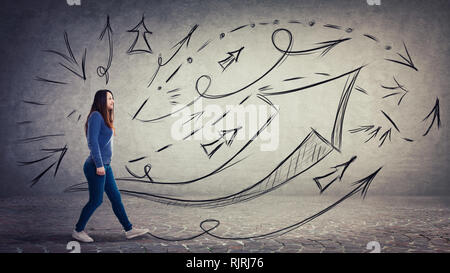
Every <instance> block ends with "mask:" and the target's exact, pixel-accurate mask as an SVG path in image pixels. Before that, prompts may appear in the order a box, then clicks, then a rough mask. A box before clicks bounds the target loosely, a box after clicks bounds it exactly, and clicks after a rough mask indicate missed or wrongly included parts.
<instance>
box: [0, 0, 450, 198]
mask: <svg viewBox="0 0 450 273" xmlns="http://www.w3.org/2000/svg"><path fill="white" fill-rule="evenodd" d="M449 8H450V6H449V3H448V1H386V0H382V1H381V5H380V6H369V5H368V4H367V3H366V1H364V0H342V1H313V0H308V1H306V0H305V1H98V0H97V1H88V0H82V1H81V6H69V5H67V4H66V2H65V1H62V0H61V1H3V2H2V8H1V11H0V12H1V16H0V18H1V19H0V20H1V24H0V25H1V26H0V27H1V35H2V37H1V38H2V39H1V41H2V42H1V56H2V62H1V64H0V65H1V74H0V77H1V80H0V81H1V89H0V90H1V93H0V94H1V98H0V105H1V110H0V112H1V115H0V120H1V125H2V133H1V145H2V149H1V151H2V152H1V169H0V173H1V174H2V179H1V184H0V195H2V196H10V195H16V194H18V195H29V194H58V193H61V192H62V191H63V190H64V189H65V188H66V187H69V186H71V185H73V184H76V183H80V182H83V181H84V175H83V171H82V165H83V162H84V160H85V158H86V157H87V155H88V153H89V150H88V149H87V146H86V140H85V138H84V133H83V125H84V121H85V120H86V114H87V112H88V110H89V108H90V104H91V103H92V98H93V95H94V93H95V91H96V90H98V89H102V88H108V89H111V90H113V92H114V96H115V99H116V110H115V111H116V112H115V113H116V122H115V124H116V128H117V135H116V137H115V139H114V157H113V163H112V165H113V169H114V172H115V175H116V178H118V177H124V176H130V175H129V174H128V173H127V171H126V170H125V168H124V166H125V165H127V166H129V167H130V168H131V169H132V170H133V171H135V172H136V173H139V174H142V171H143V167H144V165H145V164H147V163H150V164H152V171H151V174H152V175H153V176H154V178H155V180H161V181H183V180H188V179H192V178H193V177H199V176H202V175H204V174H205V173H208V172H210V171H211V170H213V169H214V168H216V167H217V166H219V165H220V164H221V163H223V162H225V161H226V160H227V158H229V156H230V155H232V154H233V153H232V152H233V151H234V152H235V151H237V149H238V148H239V147H242V145H243V144H245V143H246V141H245V139H238V140H236V142H235V143H234V144H233V145H234V146H230V147H229V150H227V151H224V152H223V153H217V154H215V155H214V156H212V157H211V159H209V158H208V157H206V156H205V154H204V152H203V150H202V149H201V146H200V143H207V142H211V140H206V139H196V140H195V139H194V140H192V141H178V140H176V139H174V138H173V134H172V133H171V128H172V127H173V126H174V124H175V123H176V122H177V121H178V122H179V120H180V116H177V117H170V118H167V119H164V120H162V121H161V122H158V123H142V122H139V121H137V120H131V116H130V115H133V114H134V113H135V112H136V111H137V109H138V108H139V107H140V105H141V104H142V103H143V101H144V100H145V99H146V98H149V103H148V105H146V107H145V108H143V110H142V112H141V113H140V116H139V117H140V118H143V119H145V118H151V117H156V116H158V115H163V114H164V113H167V112H170V111H172V107H173V105H171V104H170V100H169V98H170V93H169V94H168V93H167V91H169V90H173V89H175V88H180V91H179V92H178V93H179V94H180V96H179V97H178V98H177V102H178V103H179V105H183V103H187V102H190V101H191V100H192V99H193V98H195V97H196V92H195V89H194V86H195V82H196V80H197V79H198V78H199V77H200V76H201V75H203V74H208V75H210V76H211V79H212V82H211V86H210V89H208V90H209V91H210V92H213V93H214V92H216V91H217V92H222V91H221V90H228V91H230V90H236V89H239V87H242V86H245V85H246V84H248V83H249V82H251V81H253V80H254V79H257V78H258V75H261V74H262V73H264V71H266V70H267V68H269V67H270V66H271V65H273V63H274V62H275V61H276V60H277V58H278V57H279V56H280V52H278V51H276V50H275V49H274V48H273V45H272V43H271V40H270V38H271V35H272V33H273V31H274V30H276V29H278V28H287V29H289V30H290V31H291V32H292V34H293V39H294V44H293V50H298V49H302V48H310V47H313V46H314V45H317V44H316V43H319V42H323V41H330V40H335V39H342V38H347V37H348V38H352V39H351V40H349V41H346V42H343V43H342V44H339V45H337V46H336V47H335V48H333V49H332V50H330V52H329V53H327V54H326V55H325V56H323V57H320V56H318V54H315V55H314V54H313V55H304V56H289V57H288V58H287V59H286V60H285V61H284V62H283V64H281V65H280V66H278V67H277V68H276V69H275V70H273V72H271V73H270V75H268V76H267V77H264V79H262V80H261V81H259V82H257V83H256V84H254V85H253V86H252V87H251V88H249V89H248V90H246V91H245V92H242V93H241V94H239V95H236V96H230V97H227V98H224V99H222V100H203V101H202V103H203V106H207V105H216V106H218V107H221V108H220V109H225V108H226V106H230V105H231V106H233V105H234V106H236V105H238V104H239V102H240V101H241V100H242V99H243V98H245V97H246V96H247V95H249V94H253V95H252V97H251V100H249V101H248V102H247V103H248V105H261V100H259V99H257V97H256V94H258V92H259V91H258V89H259V88H262V87H264V86H266V85H270V86H271V88H273V89H272V90H271V91H281V90H283V88H294V87H295V86H296V84H297V85H298V86H300V85H302V84H308V83H309V84H311V83H314V82H317V81H322V80H325V79H327V77H328V78H331V77H333V76H334V75H339V73H343V72H345V71H349V70H351V69H355V68H357V67H358V66H361V65H367V66H366V67H364V68H363V69H362V71H361V73H360V75H359V76H358V79H357V82H356V84H355V85H356V86H359V87H361V88H364V90H365V91H367V94H364V93H362V92H360V91H355V90H353V92H352V95H351V98H350V100H349V104H348V107H347V111H346V116H345V120H344V127H343V129H344V130H343V146H342V152H341V153H337V152H336V153H333V154H332V155H330V156H329V157H327V158H326V159H324V160H323V161H321V162H320V163H319V164H317V165H316V166H315V167H314V168H312V169H311V170H309V171H308V172H305V173H304V174H303V175H301V176H299V177H297V178H295V179H294V180H292V181H290V183H288V184H286V185H285V186H284V187H281V188H280V189H278V191H276V192H277V193H280V194H317V187H316V185H315V183H314V182H313V180H312V178H313V177H316V176H320V175H324V174H326V173H328V172H330V170H332V169H330V167H332V166H335V165H337V164H340V163H343V162H345V161H347V160H349V159H350V158H351V156H353V155H357V157H358V158H357V160H356V161H355V162H354V163H352V165H350V167H349V169H348V170H347V172H346V175H345V179H343V182H344V183H340V184H336V185H333V188H330V190H329V191H328V192H327V194H341V193H343V192H346V191H348V189H349V188H348V187H349V185H350V183H351V182H354V181H356V180H358V179H360V178H363V177H365V176H367V175H368V174H370V173H371V172H373V171H374V170H376V169H377V168H379V167H381V166H383V169H382V172H381V173H380V174H379V175H378V176H377V178H376V180H374V182H373V183H372V184H371V186H370V193H369V194H380V195H390V194H408V195H416V194H417V195H421V194H437V195H447V194H449V189H450V187H449V184H448V178H447V176H448V173H449V172H448V166H449V156H448V154H449V141H448V139H449V138H448V136H449V127H448V126H447V125H448V123H447V118H448V117H449V114H448V110H447V109H448V108H447V105H448V102H449V96H448V90H449V82H448V79H449V72H448V71H449V70H448V63H449V44H450V43H449V38H448V37H449V34H450V33H449V22H448V18H449V10H450V9H449ZM143 14H144V15H145V24H146V26H147V28H148V29H149V30H150V31H152V32H153V34H152V35H149V36H148V38H149V43H150V46H151V48H152V50H153V54H132V55H130V54H127V53H126V52H127V50H128V49H129V48H130V45H131V44H132V42H133V41H134V39H135V34H134V33H130V32H127V30H130V29H132V28H133V27H134V26H136V25H137V24H138V23H139V21H140V20H141V17H142V15H143ZM107 15H109V16H110V23H111V27H112V29H113V41H114V44H113V45H114V57H113V61H112V65H111V68H110V70H109V75H110V79H109V83H108V84H107V85H106V84H105V78H104V77H99V76H98V75H97V67H98V66H100V65H103V66H105V65H106V63H107V58H108V45H107V42H106V39H104V40H102V41H100V40H99V39H98V37H99V35H100V33H101V31H102V30H103V28H104V26H105V23H106V16H107ZM274 20H278V22H276V23H274ZM292 20H298V21H299V22H301V24H294V23H292V22H291V23H290V21H292ZM311 21H314V22H315V24H314V25H313V26H310V25H309V24H308V23H309V22H311ZM251 23H254V24H255V27H254V28H252V27H251V26H250V25H248V26H246V27H245V28H243V29H241V30H238V31H235V32H232V33H230V31H231V30H233V29H236V28H237V27H239V26H242V25H247V24H251ZM260 23H268V24H267V25H263V24H260ZM195 24H198V25H199V27H198V28H197V29H196V30H195V32H194V34H193V35H192V38H191V40H190V42H189V47H187V46H184V47H183V48H182V49H181V50H180V52H179V53H178V54H177V55H176V56H175V57H174V59H173V60H171V61H170V63H168V64H167V65H166V66H164V67H162V68H161V70H160V71H159V72H158V75H157V77H156V78H155V80H154V82H153V83H152V85H151V86H150V87H149V88H147V85H148V84H149V81H150V78H151V76H152V75H153V73H154V72H155V70H156V68H157V57H158V54H161V56H162V58H163V60H167V59H168V58H169V57H170V56H171V55H172V54H173V53H174V50H175V49H176V47H175V48H172V47H173V46H174V45H176V44H177V43H178V42H179V41H180V40H181V39H182V38H183V37H184V36H186V34H187V33H188V32H189V30H190V29H191V28H192V27H193V26H194V25H195ZM326 24H332V25H338V26H341V27H342V29H340V30H338V29H332V28H329V27H324V25H326ZM347 28H352V32H346V31H345V30H346V29H347ZM64 31H66V32H67V33H68V37H69V40H70V45H71V48H72V50H73V53H74V56H75V58H76V59H77V60H78V62H79V63H81V56H82V54H83V51H84V49H85V48H86V49H87V58H86V77H87V79H86V80H85V81H83V80H82V79H80V78H78V77H76V76H75V75H74V74H72V73H70V72H69V71H68V70H66V69H64V68H63V67H62V66H60V65H59V64H58V63H63V64H66V65H67V64H68V63H67V61H66V60H64V59H63V58H62V57H60V56H57V55H56V54H51V53H47V52H44V50H48V49H52V50H58V51H60V52H63V53H65V52H66V49H65V44H64V36H63V33H64ZM220 33H225V34H226V35H225V37H224V38H223V39H220V38H219V35H220ZM364 34H370V35H372V36H374V37H376V38H377V40H378V41H373V40H371V39H369V38H368V37H367V36H364ZM282 36H283V35H281V36H280V37H277V38H278V39H280V41H279V43H280V45H282V44H283V42H284V43H286V36H284V37H282ZM141 38H142V37H140V40H139V44H137V45H136V46H142V45H143V44H141V42H142V40H141ZM206 41H210V44H208V46H207V47H205V49H204V50H201V51H200V52H197V50H198V49H199V48H200V47H201V46H202V45H203V44H204V43H205V42H206ZM403 42H404V43H405V44H406V46H407V48H408V52H409V54H410V55H411V58H412V60H413V62H414V65H415V66H416V67H417V68H418V71H415V70H414V69H411V68H408V67H406V66H402V65H399V64H395V63H393V62H389V61H386V59H396V60H401V58H400V56H399V55H398V54H397V53H400V54H402V55H404V56H406V53H405V50H404V46H403ZM240 46H244V47H245V48H244V50H243V51H242V55H241V56H240V57H239V61H238V62H236V63H234V64H232V65H230V67H229V68H227V70H225V71H221V69H220V67H219V65H218V61H220V60H223V59H225V58H226V57H227V56H228V55H227V52H229V51H232V50H236V49H239V48H240ZM386 46H389V47H390V50H387V49H386ZM188 57H191V58H192V60H193V62H192V63H188V62H187V61H186V60H187V58H188ZM180 64H181V65H182V67H181V68H180V70H179V71H178V72H177V73H176V74H175V75H174V77H173V78H172V79H171V80H170V81H168V82H166V81H167V79H168V77H169V76H170V75H171V74H172V73H173V72H174V71H175V69H176V68H177V67H178V66H179V65H180ZM74 67H76V65H74ZM316 73H327V74H329V75H330V76H326V75H321V74H316ZM300 76H302V77H304V79H302V80H297V81H291V82H289V83H288V82H286V81H284V79H287V78H292V77H300ZM36 77H42V78H46V79H53V80H58V81H62V82H66V83H67V84H49V83H45V82H42V81H37V80H35V78H36ZM394 77H395V78H396V79H397V80H398V81H399V83H401V84H402V85H403V86H404V88H405V89H406V90H408V93H407V95H405V97H404V98H403V100H402V101H401V104H400V105H399V104H398V101H399V98H400V97H401V95H402V94H403V93H400V94H397V95H392V96H389V97H386V98H383V97H384V96H386V95H389V94H391V93H395V92H403V91H402V90H401V89H393V90H389V89H386V88H383V87H381V85H384V86H387V87H389V86H394V85H395V82H394V79H393V78H394ZM294 82H295V83H294ZM288 84H290V85H288ZM344 84H345V79H341V80H339V81H338V80H337V81H334V82H332V83H330V84H329V85H324V86H323V88H322V87H319V88H315V89H311V90H308V91H305V92H302V93H300V92H299V93H295V94H289V95H283V96H273V97H270V99H271V100H272V102H273V103H274V104H275V105H277V106H278V107H279V109H280V113H279V116H278V117H279V119H278V120H277V122H278V123H277V124H272V125H273V126H272V127H271V128H270V130H272V132H273V133H274V134H276V136H277V137H278V145H277V146H276V149H272V151H261V148H260V147H261V144H262V143H264V140H257V141H255V143H253V144H252V146H251V147H250V148H249V149H247V150H246V153H245V155H244V154H242V157H239V158H238V159H242V158H244V156H249V157H248V158H247V159H245V160H244V161H242V162H241V163H239V164H237V165H235V166H234V167H233V168H229V169H227V170H226V171H223V172H221V173H220V174H217V175H216V176H213V177H211V178H209V179H208V180H207V181H202V182H198V183H194V184H192V185H189V186H169V187H165V186H151V185H141V184H140V185H135V184H133V183H125V182H120V186H121V187H122V188H130V189H139V190H141V191H145V192H157V193H170V194H177V195H184V194H193V195H204V194H205V195H208V196H221V195H223V194H227V193H232V192H235V191H238V190H240V189H242V188H244V187H247V186H249V185H251V184H253V183H254V182H255V181H257V180H258V179H260V178H261V177H263V176H264V175H266V174H267V173H268V171H270V170H272V169H273V168H274V166H276V165H277V164H278V163H279V162H280V161H281V160H282V159H284V158H285V157H286V156H287V155H288V154H289V153H290V152H291V151H292V149H293V148H295V147H296V146H297V145H298V144H299V143H300V142H301V141H302V139H303V138H304V137H305V136H306V134H307V133H308V132H309V128H310V127H313V128H314V129H316V130H318V131H319V132H320V133H321V134H323V135H324V136H329V135H330V131H329V130H330V128H331V127H332V124H333V122H334V115H335V112H336V107H337V104H338V102H339V99H340V94H341V91H342V88H343V85H344ZM159 86H161V90H158V87H159ZM330 90H331V91H330ZM436 98H439V102H440V104H439V105H440V118H441V128H440V129H439V130H437V126H436V124H435V125H433V128H432V129H431V130H430V132H429V133H428V134H427V135H426V136H423V134H424V133H425V131H426V130H427V128H428V126H429V125H430V124H431V118H432V116H431V117H430V118H429V119H427V120H425V121H423V119H424V118H425V117H426V116H427V114H428V113H429V112H430V111H431V110H432V108H433V106H434V105H435V102H436ZM24 100H25V101H34V102H39V103H42V104H44V105H36V104H30V103H25V102H24ZM262 105H264V104H262ZM73 110H76V112H75V113H74V114H72V115H71V116H70V117H67V116H68V115H69V114H70V113H71V112H72V111H73ZM381 110H383V111H384V112H385V113H387V114H388V115H389V116H390V117H391V118H392V119H393V121H394V122H395V123H396V124H397V126H398V127H399V129H400V131H397V130H395V128H393V129H392V137H391V141H389V139H387V140H386V141H385V143H384V144H383V145H382V146H381V147H379V144H380V142H381V141H380V137H381V135H382V133H384V132H385V131H386V130H387V129H389V128H392V124H391V123H390V122H389V121H388V120H387V119H386V118H385V117H384V115H383V114H382V113H381ZM192 113H194V112H192ZM79 115H81V117H80V120H79V121H78V117H79ZM23 121H32V122H31V123H28V124H18V123H19V122H23ZM361 125H374V126H375V127H374V128H377V127H378V126H381V127H382V129H381V131H380V132H379V134H378V135H377V137H376V138H374V139H372V140H371V141H368V142H367V143H365V140H367V139H368V138H369V137H370V136H369V135H368V134H367V133H364V132H360V133H354V134H352V133H350V132H349V130H351V129H355V128H358V126H361ZM51 134H64V136H56V137H49V138H45V139H42V140H39V141H32V142H28V143H22V142H23V141H22V142H21V141H20V140H23V139H26V138H30V137H36V136H42V135H51ZM404 138H408V139H413V140H414V141H413V142H408V141H405V140H404ZM247 140H248V139H247ZM167 144H173V145H172V146H171V147H169V148H167V149H166V150H164V151H161V152H156V151H157V150H158V149H160V148H162V147H163V146H165V145H167ZM64 145H67V147H68V150H67V153H66V154H65V156H64V158H63V160H62V161H61V164H60V167H59V169H58V173H57V174H56V176H55V177H54V172H55V167H56V165H55V166H53V167H52V168H51V169H50V170H49V171H48V172H47V173H45V174H44V175H43V176H42V178H41V179H40V180H39V182H38V183H36V184H35V185H34V186H33V187H29V186H30V182H31V181H32V180H33V178H35V177H36V176H37V175H39V174H40V173H42V172H43V171H44V170H45V169H47V168H48V167H49V166H50V165H51V164H52V163H54V162H57V159H58V157H59V154H55V155H54V156H53V157H51V158H49V159H47V160H43V161H40V162H38V163H35V164H29V165H26V166H18V165H19V164H18V163H17V162H20V161H33V160H37V159H40V158H43V157H45V156H47V155H48V153H46V152H45V151H43V150H42V149H52V148H62V147H64ZM239 145H241V146H239ZM221 149H222V150H224V148H221ZM222 150H221V151H222ZM142 156H147V158H146V159H145V160H143V161H139V162H137V163H135V164H130V163H128V161H129V160H132V159H136V158H139V157H142Z"/></svg>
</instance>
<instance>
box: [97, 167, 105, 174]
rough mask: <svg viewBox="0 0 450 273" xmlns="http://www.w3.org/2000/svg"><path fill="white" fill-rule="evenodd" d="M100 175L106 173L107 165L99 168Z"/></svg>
mask: <svg viewBox="0 0 450 273" xmlns="http://www.w3.org/2000/svg"><path fill="white" fill-rule="evenodd" d="M97 174H98V175H105V167H100V168H97Z"/></svg>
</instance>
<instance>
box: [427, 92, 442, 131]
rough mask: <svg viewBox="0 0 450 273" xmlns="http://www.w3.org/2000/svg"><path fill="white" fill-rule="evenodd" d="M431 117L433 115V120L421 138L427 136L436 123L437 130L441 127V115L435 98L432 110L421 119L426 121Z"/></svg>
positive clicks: (437, 100)
mask: <svg viewBox="0 0 450 273" xmlns="http://www.w3.org/2000/svg"><path fill="white" fill-rule="evenodd" d="M431 115H433V119H432V121H431V124H430V126H429V127H428V129H427V130H426V131H425V133H424V134H423V136H426V135H428V133H429V132H430V130H431V127H433V124H434V123H435V122H436V125H437V128H438V130H439V128H440V127H441V115H440V113H439V99H438V98H436V103H435V104H434V107H433V109H432V110H431V111H430V113H429V114H428V115H427V116H426V117H425V118H424V119H423V121H426V120H427V119H428V118H429V117H430V116H431Z"/></svg>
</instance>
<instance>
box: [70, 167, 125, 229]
mask: <svg viewBox="0 0 450 273" xmlns="http://www.w3.org/2000/svg"><path fill="white" fill-rule="evenodd" d="M104 167H105V175H98V174H97V173H96V171H97V168H96V167H95V164H94V162H93V161H91V160H86V162H85V163H84V166H83V171H84V175H85V176H86V178H87V181H88V185H89V201H88V203H87V204H86V205H85V206H84V208H83V210H82V211H81V215H80V218H79V220H78V222H77V224H76V226H75V230H76V231H78V232H80V231H83V230H84V228H85V227H86V224H87V222H88V220H89V218H90V217H91V216H92V214H93V213H94V211H95V210H96V209H97V208H98V207H99V206H100V205H101V204H102V202H103V192H106V195H107V196H108V198H109V200H110V201H111V205H112V209H113V211H114V214H115V215H116V217H117V218H118V219H119V222H120V224H122V226H123V228H124V230H125V231H129V230H131V227H132V225H131V223H130V221H129V220H128V217H127V214H126V212H125V208H124V207H123V204H122V199H121V197H120V192H119V189H118V188H117V184H116V180H115V179H114V174H113V172H112V169H111V166H110V165H109V164H105V166H104Z"/></svg>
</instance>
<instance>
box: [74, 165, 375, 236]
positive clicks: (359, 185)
mask: <svg viewBox="0 0 450 273" xmlns="http://www.w3.org/2000/svg"><path fill="white" fill-rule="evenodd" d="M381 169H382V167H380V168H379V169H378V170H376V171H375V172H373V173H372V174H370V175H369V176H367V177H365V178H362V179H360V180H358V181H356V182H354V183H353V184H352V186H356V187H355V188H354V189H353V190H351V191H350V192H349V193H347V194H346V195H344V196H343V197H341V198H340V199H339V200H337V201H336V202H334V203H333V204H331V205H329V206H328V207H326V208H324V209H322V210H321V211H319V212H317V213H315V214H313V215H311V216H309V217H307V218H304V219H302V220H301V221H298V222H296V223H294V224H292V225H289V226H286V227H284V228H281V229H278V230H275V231H271V232H268V233H264V234H259V235H252V236H242V235H241V236H239V237H231V236H228V237H224V236H220V235H216V234H213V233H212V231H213V230H215V229H217V227H218V226H219V225H220V221H218V220H216V219H207V220H203V221H202V222H201V223H200V228H201V229H202V232H200V233H199V234H195V235H193V236H189V237H186V238H164V237H160V236H157V235H154V234H152V233H149V234H150V235H151V236H153V237H155V238H157V239H160V240H165V241H186V240H192V239H194V238H197V237H200V236H202V235H206V234H207V235H209V236H211V237H214V238H216V239H221V240H247V239H262V238H265V239H268V238H274V237H278V236H281V235H284V234H286V233H289V232H291V231H293V230H295V229H297V228H299V227H301V226H303V225H305V224H307V223H309V222H311V221H312V220H314V219H316V218H317V217H319V216H321V215H323V214H325V213H326V212H328V211H330V210H331V209H333V208H334V207H336V206H337V205H339V204H340V203H342V202H343V201H345V200H346V199H348V198H350V197H352V196H353V195H355V194H358V193H360V192H361V196H362V198H363V199H365V197H366V195H367V192H368V190H369V187H370V184H371V183H372V181H373V180H374V179H375V177H376V176H377V174H378V173H379V171H380V170H381ZM82 184H84V183H81V184H77V185H74V186H72V187H70V188H67V189H66V190H65V192H76V191H78V190H80V188H79V187H80V186H81V185H82ZM120 191H121V192H122V193H124V194H130V195H134V194H133V192H132V191H126V190H120ZM206 223H213V224H214V225H213V227H209V228H206V227H204V224H206Z"/></svg>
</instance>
